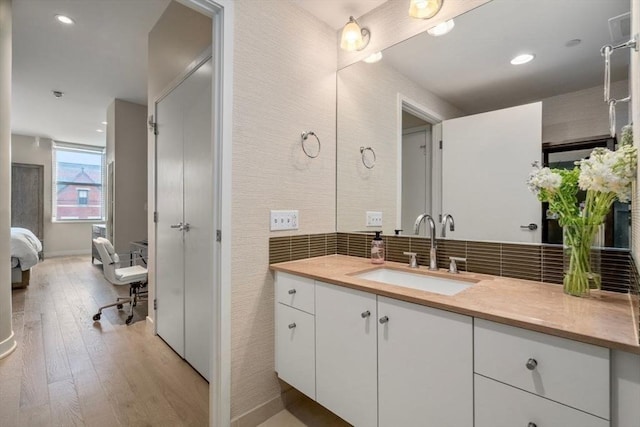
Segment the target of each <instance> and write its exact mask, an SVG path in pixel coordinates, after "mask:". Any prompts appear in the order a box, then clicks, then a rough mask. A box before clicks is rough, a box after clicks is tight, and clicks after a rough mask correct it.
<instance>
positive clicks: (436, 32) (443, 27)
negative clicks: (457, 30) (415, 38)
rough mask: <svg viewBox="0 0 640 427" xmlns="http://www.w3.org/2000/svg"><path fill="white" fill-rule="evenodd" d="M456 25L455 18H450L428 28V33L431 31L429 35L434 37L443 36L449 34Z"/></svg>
mask: <svg viewBox="0 0 640 427" xmlns="http://www.w3.org/2000/svg"><path fill="white" fill-rule="evenodd" d="M455 25H456V24H455V22H453V19H449V20H448V21H444V22H441V23H439V24H438V25H436V26H435V27H431V28H429V29H428V30H427V33H429V35H431V36H434V37H438V36H443V35H445V34H447V33H448V32H449V31H451V30H453V27H454V26H455Z"/></svg>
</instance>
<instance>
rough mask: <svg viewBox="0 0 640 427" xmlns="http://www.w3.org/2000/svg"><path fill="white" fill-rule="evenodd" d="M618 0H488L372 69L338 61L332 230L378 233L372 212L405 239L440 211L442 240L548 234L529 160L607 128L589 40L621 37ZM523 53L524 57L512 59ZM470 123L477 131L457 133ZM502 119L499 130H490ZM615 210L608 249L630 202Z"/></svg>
mask: <svg viewBox="0 0 640 427" xmlns="http://www.w3.org/2000/svg"><path fill="white" fill-rule="evenodd" d="M629 9H630V2H629V0H592V1H589V2H584V1H583V0H564V1H562V2H557V1H553V0H518V1H513V0H493V1H491V2H489V3H487V4H485V5H483V6H480V7H479V8H477V9H474V10H472V11H470V12H468V13H466V14H465V15H463V16H460V17H457V18H456V21H455V27H454V29H453V31H451V32H450V33H448V34H446V35H444V36H441V37H433V36H430V35H428V34H427V33H426V32H425V33H422V34H419V35H417V36H415V37H413V38H411V39H408V40H405V41H404V42H402V43H399V44H397V45H395V46H392V47H390V48H388V49H386V50H384V51H383V58H382V60H381V61H379V62H377V63H375V64H366V63H363V62H359V63H356V64H353V65H351V66H348V67H346V68H343V69H341V70H340V71H339V72H338V77H337V85H338V116H337V130H338V144H337V145H338V153H337V157H338V165H337V186H338V188H337V201H336V203H337V207H338V212H337V230H338V231H343V232H351V231H365V230H366V231H374V230H376V229H380V227H367V226H366V222H365V212H366V211H378V212H382V214H383V227H382V230H383V232H384V233H385V234H392V233H393V231H394V230H395V229H402V230H403V231H402V234H412V232H413V230H412V229H413V222H414V221H415V219H416V217H417V216H418V215H419V214H421V213H428V214H430V215H431V216H433V217H434V219H435V220H436V221H438V220H439V219H440V220H441V218H442V216H443V215H444V214H452V215H453V216H454V218H455V224H456V227H455V231H452V232H448V233H447V238H453V239H466V240H489V241H514V242H531V243H539V242H554V241H555V240H554V239H556V240H557V230H553V224H552V220H553V219H552V218H546V217H545V215H544V209H543V207H542V206H541V205H540V203H538V202H537V201H536V200H535V197H534V196H533V195H531V194H530V193H529V192H528V190H527V188H526V185H525V181H526V177H527V174H528V172H529V169H530V164H531V162H532V161H534V160H547V161H554V160H553V158H554V156H556V155H558V153H559V151H558V150H555V154H553V155H552V156H551V157H550V158H545V159H543V152H544V153H546V151H544V150H543V146H544V147H549V146H550V145H552V146H556V147H564V151H567V150H568V151H572V152H573V153H571V155H572V156H573V155H575V154H577V153H578V154H580V155H584V154H585V153H587V154H588V152H589V151H586V152H584V151H583V152H580V151H578V150H575V149H573V148H571V147H568V146H567V141H579V142H582V143H584V142H585V141H597V140H601V139H602V135H605V134H607V133H608V109H607V105H606V104H605V103H604V102H603V93H602V91H603V84H602V81H603V60H602V57H601V55H600V48H601V47H602V46H603V45H605V44H615V43H618V42H620V41H621V40H622V39H624V38H628V37H629V34H628V33H626V34H625V33H624V31H621V30H620V29H624V28H628V26H625V22H626V23H627V24H628V15H624V14H625V13H627V12H628V11H629ZM576 11H579V13H577V12H576ZM610 18H614V19H613V20H612V21H611V22H609V19H610ZM521 53H533V54H534V55H535V58H534V60H533V61H531V62H529V63H527V64H524V65H518V66H514V65H511V64H510V63H509V61H510V60H511V59H512V58H513V57H514V56H516V55H517V54H521ZM612 65H613V67H612V70H613V71H612V81H614V83H613V85H612V95H613V96H614V97H625V96H627V94H628V82H627V80H626V78H627V73H628V53H620V54H618V55H617V56H612ZM534 105H537V106H538V107H534ZM517 106H522V108H524V110H522V111H527V112H528V113H527V117H528V118H527V120H526V122H527V123H529V124H527V125H526V126H527V129H528V127H529V126H530V129H531V130H530V131H529V130H526V131H525V128H524V127H522V126H525V125H521V124H520V125H516V124H515V123H516V122H515V121H514V120H515V119H514V118H513V117H511V116H509V114H511V115H512V116H513V115H515V117H517V116H518V115H521V114H523V113H522V111H521V112H520V113H518V111H520V110H517V109H516V110H513V111H512V110H511V109H512V108H513V107H517ZM527 106H530V107H529V108H528V109H527ZM627 108H628V106H627V105H626V104H619V105H618V106H617V109H618V110H617V116H618V127H622V126H623V125H624V124H626V123H627V120H628V118H627V117H628V112H627ZM476 122H478V123H479V125H481V126H480V127H471V128H468V129H466V128H463V129H461V130H460V129H457V128H458V127H459V126H458V125H459V124H461V123H462V124H465V126H466V124H467V123H473V124H474V126H475V124H476ZM507 128H511V135H509V136H505V135H503V136H501V134H502V133H504V132H505V131H506V129H507ZM489 130H491V131H492V132H495V133H494V134H493V136H492V137H488V135H489ZM447 132H449V134H447ZM456 132H457V133H458V134H460V135H462V136H464V137H465V138H466V139H467V141H466V142H464V143H462V142H461V141H462V140H458V137H457V136H455V133H456ZM483 137H484V138H483ZM451 138H454V140H452V139H451ZM525 140H526V142H525ZM441 141H443V143H442V146H443V147H444V148H442V149H441V148H440V147H441ZM543 143H544V145H543ZM464 144H467V145H464ZM525 144H526V145H527V148H526V150H525V149H524V148H523V147H524V145H525ZM563 144H564V145H563ZM521 145H522V147H520V146H521ZM362 146H365V147H368V146H370V147H372V148H373V149H374V150H375V152H376V155H377V161H376V167H375V168H374V169H367V168H365V167H364V166H363V164H362V161H361V159H360V152H359V147H362ZM594 146H597V145H594ZM532 150H533V151H532ZM547 151H548V150H547ZM552 151H553V150H552ZM525 152H526V153H528V154H527V155H526V156H525V155H524V154H523V153H525ZM518 155H519V157H514V156H518ZM545 156H546V154H545ZM487 177H491V178H492V179H488V180H485V178H487ZM483 182H484V183H483ZM496 183H500V184H503V185H504V188H502V189H497V187H496V185H497V184H496ZM443 190H444V191H443ZM507 190H508V191H512V193H508V192H507ZM514 195H516V196H514ZM525 198H527V199H529V200H530V199H533V200H530V201H531V202H532V205H533V206H534V209H533V213H527V214H517V215H516V214H515V213H514V212H515V207H516V206H517V205H520V204H522V202H521V201H522V200H525ZM616 209H617V211H616V214H615V215H614V216H615V218H616V219H615V221H614V222H612V224H611V227H612V228H611V231H610V233H609V234H610V236H609V238H607V245H608V246H619V247H624V246H625V244H627V245H628V243H625V242H627V241H628V239H627V238H625V237H624V234H625V232H626V233H628V220H626V219H625V218H626V217H625V215H628V206H627V205H622V206H617V207H616ZM454 210H455V211H456V212H454ZM529 224H535V229H533V230H532V229H531V228H530V227H529ZM427 228H428V227H427ZM437 228H438V237H440V233H441V231H440V230H441V227H440V226H438V227H437ZM614 230H615V236H617V237H616V238H615V239H614V238H613V233H614ZM424 232H425V227H422V230H421V234H423V235H424ZM554 236H555V237H554Z"/></svg>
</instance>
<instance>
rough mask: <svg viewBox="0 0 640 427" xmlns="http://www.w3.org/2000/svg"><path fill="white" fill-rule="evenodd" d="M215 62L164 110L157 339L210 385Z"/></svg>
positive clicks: (160, 116)
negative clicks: (213, 87)
mask: <svg viewBox="0 0 640 427" xmlns="http://www.w3.org/2000/svg"><path fill="white" fill-rule="evenodd" d="M212 73H213V60H212V59H211V55H208V57H206V58H205V59H204V60H203V61H202V62H200V64H199V65H197V66H196V67H195V69H193V70H191V71H190V73H188V75H187V77H186V78H185V79H184V80H182V81H181V82H180V83H179V84H178V85H177V86H176V87H175V88H173V89H172V90H171V91H170V92H169V93H168V94H167V95H166V96H165V97H163V98H161V99H160V100H159V101H158V102H157V103H156V111H155V118H156V126H157V132H156V212H157V221H156V301H157V306H156V307H157V308H156V322H157V333H158V335H159V336H160V337H161V338H162V339H163V340H164V341H165V342H166V343H167V344H169V346H171V348H173V350H174V351H175V352H176V353H178V354H179V355H180V357H182V358H183V359H185V360H186V361H187V362H188V363H189V364H191V366H193V367H194V368H195V369H196V370H197V371H198V372H199V373H200V374H201V375H202V376H203V377H204V378H206V379H207V380H210V353H211V351H210V348H211V345H210V343H211V341H210V340H211V332H212V330H211V325H212V313H211V311H212V310H211V299H212V293H213V283H214V271H213V268H212V260H213V245H214V242H215V238H214V232H213V223H212V221H211V215H212V212H213V211H214V203H213V165H214V158H213V153H212V147H211V137H212V126H211V116H212V115H211V109H212V102H211V101H212V90H211V87H212Z"/></svg>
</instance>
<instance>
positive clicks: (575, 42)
mask: <svg viewBox="0 0 640 427" xmlns="http://www.w3.org/2000/svg"><path fill="white" fill-rule="evenodd" d="M580 43H582V40H580V39H573V40H569V41H568V42H566V43H565V44H564V45H565V46H566V47H574V46H578V45H579V44H580Z"/></svg>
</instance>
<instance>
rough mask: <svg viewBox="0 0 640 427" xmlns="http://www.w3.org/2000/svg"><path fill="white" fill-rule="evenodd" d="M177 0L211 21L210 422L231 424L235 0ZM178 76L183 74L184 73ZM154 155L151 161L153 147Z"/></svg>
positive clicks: (223, 426) (151, 225)
mask: <svg viewBox="0 0 640 427" xmlns="http://www.w3.org/2000/svg"><path fill="white" fill-rule="evenodd" d="M177 1H178V2H180V3H181V4H183V5H185V6H187V7H190V8H192V9H194V10H196V11H198V12H200V13H202V14H204V15H206V16H209V17H211V19H212V23H213V25H212V38H211V40H212V46H211V50H210V54H211V56H212V57H213V75H212V85H211V89H212V91H213V93H212V103H213V105H212V112H213V114H212V118H211V119H212V120H211V125H212V141H211V146H212V153H213V158H214V164H213V177H214V178H213V179H214V182H213V193H214V194H213V200H214V206H215V209H214V211H213V216H212V222H213V229H214V230H216V231H217V233H218V236H220V237H219V238H218V239H217V241H216V242H215V244H214V245H213V258H214V259H213V262H212V268H213V278H214V286H213V292H212V301H211V307H212V312H213V319H212V330H211V332H212V336H211V365H210V373H211V382H210V383H209V425H210V426H212V427H229V426H230V425H231V166H232V163H231V161H232V142H233V140H232V124H233V123H232V112H233V38H234V37H233V22H234V4H233V0H177ZM198 59H201V58H198ZM196 61H197V59H196ZM191 65H194V64H191ZM181 77H182V79H184V78H185V77H186V76H184V75H183V76H181ZM182 79H181V80H182ZM173 83H175V81H174V82H173ZM166 93H168V91H163V93H162V95H166ZM157 102H159V99H155V100H154V105H153V107H154V110H155V104H156V103H157ZM154 113H155V111H154ZM152 156H153V160H154V161H155V146H154V147H153V154H152ZM152 174H153V175H152V176H153V178H154V182H153V183H152V185H153V186H154V188H153V189H150V191H151V192H153V193H154V194H155V191H156V188H155V174H156V171H155V163H154V168H153V171H152ZM153 200H154V206H153V209H149V221H148V223H149V233H150V234H151V233H154V234H155V222H154V221H153V219H154V218H153V212H154V211H155V208H156V206H155V197H154V198H153ZM154 240H155V239H154ZM154 255H155V251H154ZM153 265H154V268H155V265H156V263H155V260H153ZM150 320H153V319H150ZM154 332H155V322H154Z"/></svg>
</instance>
